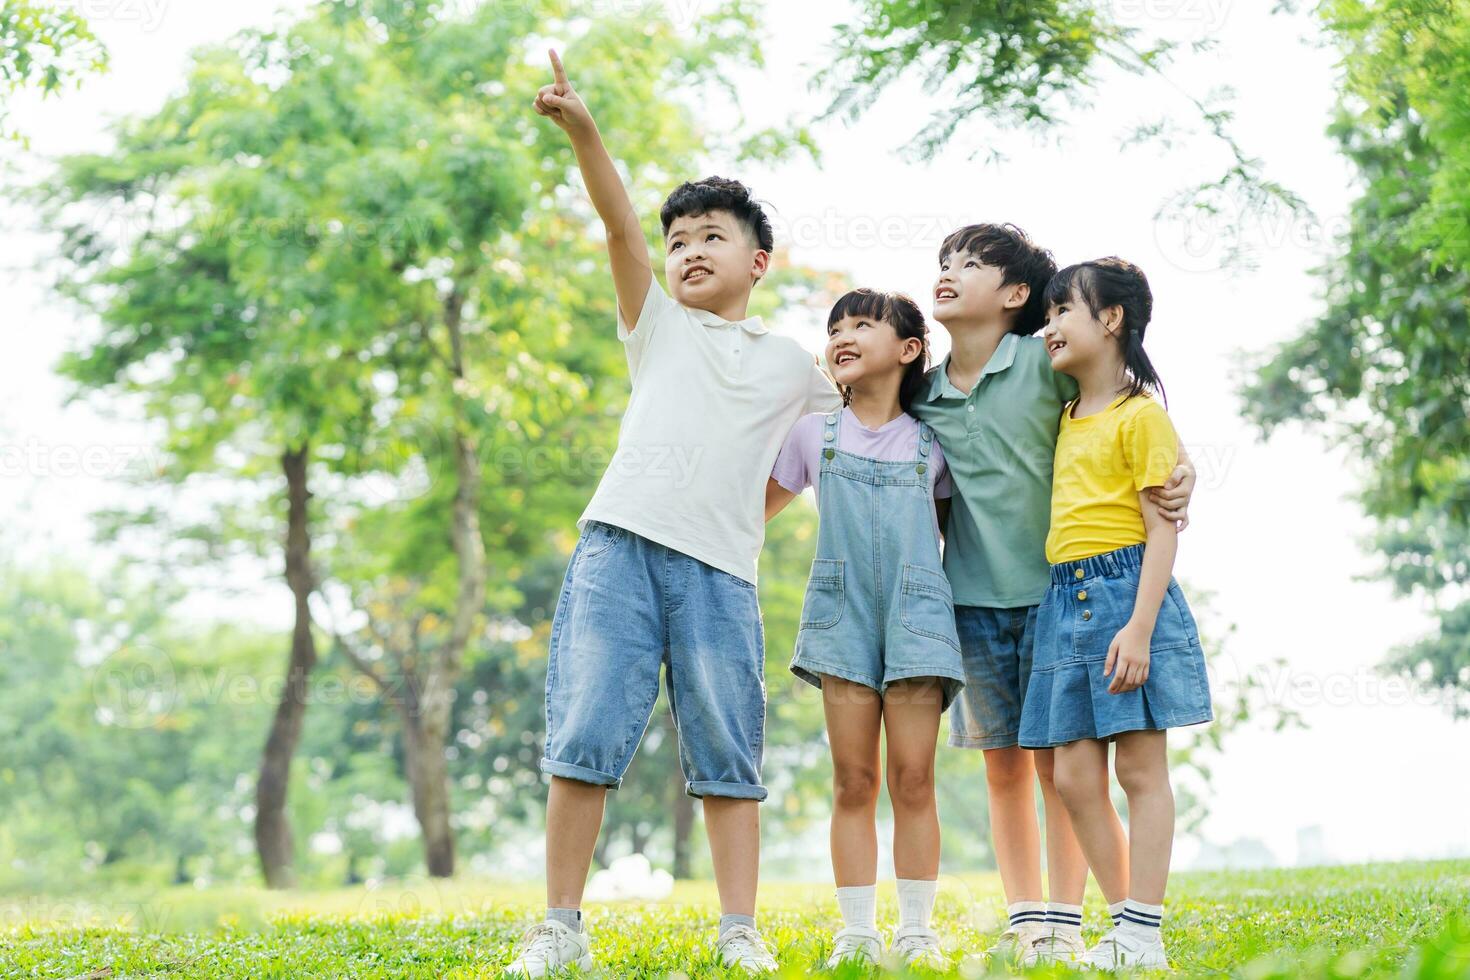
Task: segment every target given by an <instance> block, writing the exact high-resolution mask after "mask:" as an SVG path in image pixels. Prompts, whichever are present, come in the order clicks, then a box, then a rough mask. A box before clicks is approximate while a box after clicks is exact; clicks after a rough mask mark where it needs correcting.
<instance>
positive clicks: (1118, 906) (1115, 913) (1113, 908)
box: [1108, 901, 1128, 929]
mask: <svg viewBox="0 0 1470 980" xmlns="http://www.w3.org/2000/svg"><path fill="white" fill-rule="evenodd" d="M1127 904H1128V903H1127V902H1126V901H1124V902H1114V903H1113V904H1112V905H1109V906H1108V917H1109V918H1111V919H1112V920H1113V928H1114V929H1116V928H1118V927H1119V926H1121V925H1122V924H1123V908H1124V906H1126V905H1127Z"/></svg>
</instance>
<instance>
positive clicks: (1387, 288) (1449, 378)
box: [1242, 0, 1470, 710]
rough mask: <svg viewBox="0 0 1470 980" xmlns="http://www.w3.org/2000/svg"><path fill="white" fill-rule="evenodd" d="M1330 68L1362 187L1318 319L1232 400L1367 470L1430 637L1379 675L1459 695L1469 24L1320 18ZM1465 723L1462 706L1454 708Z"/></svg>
mask: <svg viewBox="0 0 1470 980" xmlns="http://www.w3.org/2000/svg"><path fill="white" fill-rule="evenodd" d="M1319 12H1320V15H1321V17H1322V19H1323V22H1324V24H1325V26H1326V28H1327V30H1328V32H1329V35H1330V36H1331V37H1332V38H1333V39H1334V40H1335V42H1336V43H1337V44H1338V46H1339V48H1340V49H1341V51H1342V54H1343V71H1344V82H1345V85H1344V90H1343V96H1342V98H1341V100H1340V104H1339V107H1338V112H1337V116H1336V118H1335V120H1334V121H1333V123H1332V126H1331V128H1330V130H1329V131H1330V132H1331V134H1332V135H1333V136H1334V138H1335V139H1336V140H1337V141H1338V144H1339V146H1340V148H1341V150H1342V152H1343V153H1344V154H1345V155H1346V156H1347V157H1348V158H1349V159H1350V160H1351V161H1352V162H1353V164H1354V165H1355V167H1356V168H1357V170H1358V175H1359V180H1360V184H1361V192H1360V194H1359V196H1358V198H1357V199H1356V200H1355V201H1354V202H1353V204H1352V208H1351V211H1350V219H1349V225H1348V228H1347V230H1346V232H1345V233H1344V235H1343V236H1342V239H1341V241H1340V243H1339V245H1338V250H1339V251H1338V254H1337V255H1336V256H1335V257H1334V258H1333V259H1332V260H1331V261H1330V263H1329V264H1328V265H1327V266H1326V267H1324V268H1323V269H1322V270H1321V275H1322V279H1323V284H1324V294H1325V303H1324V305H1325V309H1324V311H1323V312H1322V314H1321V315H1320V316H1319V317H1318V318H1317V319H1316V322H1315V323H1313V324H1311V325H1310V326H1309V327H1308V328H1307V329H1306V330H1305V331H1304V332H1303V333H1302V334H1301V335H1300V336H1298V337H1295V338H1293V339H1291V340H1288V341H1286V342H1285V343H1282V344H1279V345H1277V346H1275V347H1274V348H1272V349H1270V350H1268V351H1265V352H1263V353H1262V354H1261V355H1260V356H1259V357H1258V358H1257V359H1256V361H1255V362H1254V363H1253V364H1252V365H1251V367H1252V370H1251V374H1250V377H1249V378H1248V380H1247V382H1246V383H1245V384H1244V386H1243V387H1242V398H1243V402H1244V412H1245V415H1246V417H1247V418H1248V419H1250V420H1251V421H1253V422H1254V423H1256V425H1258V426H1259V428H1260V429H1261V431H1262V432H1263V433H1264V434H1266V435H1269V434H1270V433H1271V432H1273V431H1274V430H1275V429H1276V428H1278V427H1280V426H1282V425H1285V424H1287V423H1290V422H1300V423H1303V424H1305V425H1307V426H1309V427H1311V428H1313V429H1316V430H1318V431H1321V432H1323V433H1324V434H1325V435H1326V436H1327V437H1328V438H1329V439H1330V440H1331V441H1332V442H1334V443H1335V444H1338V445H1341V446H1344V447H1346V448H1347V449H1348V450H1349V451H1350V452H1352V453H1354V454H1355V455H1356V456H1357V458H1358V459H1360V460H1361V461H1362V463H1363V465H1364V466H1365V467H1366V469H1367V483H1366V485H1365V486H1364V487H1363V489H1362V493H1361V500H1362V503H1363V507H1364V509H1365V511H1366V512H1367V514H1368V515H1369V517H1370V518H1372V519H1373V520H1374V522H1375V523H1376V526H1377V534H1376V537H1375V539H1374V542H1373V543H1374V546H1375V547H1376V549H1377V550H1379V551H1381V552H1382V553H1383V554H1384V557H1385V563H1384V569H1383V571H1384V573H1385V574H1386V575H1387V576H1388V578H1389V579H1390V581H1391V582H1392V583H1393V585H1394V587H1395V589H1396V590H1397V591H1398V592H1399V593H1401V594H1410V593H1420V594H1423V595H1426V596H1428V597H1430V598H1432V599H1433V600H1434V601H1435V604H1436V607H1437V609H1438V616H1439V626H1440V630H1439V635H1438V636H1437V637H1435V638H1432V639H1429V640H1426V641H1424V642H1423V643H1420V644H1417V645H1410V646H1408V647H1406V648H1405V649H1403V650H1401V651H1399V652H1397V653H1396V654H1395V655H1394V657H1393V659H1392V661H1391V665H1392V666H1393V667H1395V668H1397V669H1399V670H1402V671H1405V672H1407V673H1409V674H1410V675H1412V676H1416V677H1419V678H1421V679H1423V680H1425V681H1427V682H1428V683H1430V684H1432V685H1435V686H1438V687H1441V688H1444V689H1445V690H1446V691H1448V692H1450V693H1451V694H1454V693H1455V692H1456V691H1459V692H1461V693H1463V692H1464V691H1465V690H1470V603H1467V602H1466V601H1465V599H1466V586H1467V585H1470V574H1467V568H1466V566H1465V563H1464V560H1463V552H1462V550H1461V549H1462V548H1463V545H1464V542H1465V540H1466V538H1467V534H1470V530H1467V529H1470V323H1467V314H1470V311H1467V297H1470V273H1467V270H1470V234H1467V231H1466V229H1467V227H1470V191H1467V187H1470V181H1467V177H1470V152H1467V147H1470V141H1467V139H1466V137H1467V136H1470V105H1467V103H1466V100H1465V98H1464V97H1463V94H1462V93H1463V92H1464V91H1465V88H1464V86H1465V85H1466V83H1467V82H1470V55H1467V52H1470V11H1467V10H1466V8H1465V6H1464V4H1460V3H1454V2H1451V0H1388V2H1384V3H1373V4H1369V3H1365V2H1362V0H1331V2H1327V3H1323V4H1322V5H1321V8H1320V11H1319ZM1459 704H1460V705H1461V710H1464V705H1465V702H1464V701H1463V700H1461V701H1460V702H1459Z"/></svg>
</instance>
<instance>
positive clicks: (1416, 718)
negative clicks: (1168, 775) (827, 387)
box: [0, 0, 1470, 895]
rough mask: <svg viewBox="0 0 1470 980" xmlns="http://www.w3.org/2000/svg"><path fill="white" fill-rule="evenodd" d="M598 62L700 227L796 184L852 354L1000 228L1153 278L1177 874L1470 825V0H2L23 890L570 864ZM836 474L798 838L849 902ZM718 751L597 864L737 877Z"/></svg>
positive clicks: (588, 448) (979, 809) (1327, 852)
mask: <svg viewBox="0 0 1470 980" xmlns="http://www.w3.org/2000/svg"><path fill="white" fill-rule="evenodd" d="M553 45H554V46H556V47H558V48H559V50H561V51H562V53H563V56H564V58H565V61H566V64H567V67H568V71H569V73H570V77H571V80H572V82H573V84H574V85H575V86H576V87H577V89H578V90H579V92H580V93H581V94H582V95H583V97H584V99H586V101H587V102H588V104H589V106H590V107H591V109H592V111H593V113H594V115H595V117H596V118H597V120H598V122H599V125H600V127H601V129H602V132H603V134H604V138H605V139H606V141H607V143H608V145H609V149H610V150H611V152H612V153H613V155H614V157H616V158H617V159H618V160H619V162H620V164H621V165H622V166H623V167H624V168H625V176H626V179H627V182H628V184H629V186H630V188H631V191H632V193H633V196H634V199H635V202H636V203H637V204H638V205H639V206H640V207H641V209H642V211H643V213H644V214H645V215H646V216H647V229H648V232H649V236H650V242H651V243H653V242H656V241H657V237H658V228H657V217H656V215H657V208H658V205H659V203H660V202H661V201H662V199H663V197H664V196H665V195H666V194H667V193H668V191H669V190H671V189H672V188H673V187H674V186H675V185H676V184H677V183H678V182H679V181H681V180H683V179H685V178H689V177H697V176H701V175H705V174H710V173H719V174H722V175H727V176H736V177H739V178H740V179H742V180H744V181H745V182H747V183H749V184H750V185H752V186H753V187H754V189H755V191H756V193H757V195H758V196H759V197H761V198H762V199H763V200H765V201H766V202H768V203H769V207H770V211H771V214H772V218H773V223H774V225H775V228H776V238H777V256H776V267H777V272H776V274H774V275H773V276H772V277H771V278H770V279H769V280H767V281H766V282H765V283H763V284H762V285H761V286H760V288H759V289H757V291H756V297H755V303H756V309H755V311H756V312H759V313H761V314H762V315H764V316H765V317H766V318H767V322H768V323H770V324H771V325H772V326H773V328H774V329H776V330H778V331H780V332H783V333H785V334H787V335H789V336H792V337H794V338H796V339H797V340H799V341H800V342H801V343H803V344H805V345H807V346H808V347H809V348H810V349H812V350H813V351H818V350H820V348H821V343H822V332H821V325H822V324H823V323H824V322H825V320H824V318H825V315H826V310H827V308H828V306H829V305H830V303H831V302H832V300H833V299H835V297H836V296H838V295H840V294H841V293H842V292H843V291H845V290H846V289H848V288H850V287H851V286H857V285H866V286H874V287H881V288H894V289H901V290H905V291H908V292H910V293H912V294H913V295H915V296H916V297H918V298H919V300H920V303H921V305H922V306H923V307H924V308H925V309H926V310H927V309H929V302H930V301H929V298H928V297H929V296H930V294H931V292H932V282H933V279H934V277H935V269H936V259H937V249H938V246H939V243H940V242H941V240H942V239H943V237H944V236H945V234H946V233H947V232H948V231H949V230H951V229H953V228H955V227H957V226H959V225H961V224H965V223H969V222H973V221H1013V222H1016V223H1018V224H1020V225H1021V226H1022V227H1024V228H1025V229H1026V230H1027V231H1028V232H1030V233H1031V234H1032V235H1033V236H1034V237H1035V238H1036V239H1037V240H1038V241H1040V242H1041V243H1043V244H1044V245H1046V246H1047V247H1049V248H1051V249H1052V250H1053V251H1054V252H1055V253H1056V256H1057V258H1058V260H1059V261H1060V262H1061V263H1063V264H1066V263H1068V262H1072V261H1078V260H1082V259H1085V258H1090V257H1095V256H1098V255H1103V254H1119V255H1123V256H1125V257H1127V258H1129V259H1131V260H1133V261H1135V262H1137V263H1139V264H1140V265H1141V266H1142V267H1143V268H1144V269H1145V271H1146V272H1147V273H1148V275H1149V277H1150V280H1151V282H1152V285H1153V288H1154V291H1155V297H1156V299H1155V317H1154V325H1153V326H1152V327H1151V329H1150V339H1149V346H1150V351H1151V354H1152V356H1153V358H1154V361H1155V363H1156V365H1157V366H1158V367H1159V370H1160V373H1161V375H1162V377H1163V379H1164V382H1165V384H1166V386H1167V394H1168V397H1169V407H1170V411H1171V414H1172V416H1173V418H1174V420H1175V423H1176V425H1177V427H1178V428H1179V430H1180V433H1181V435H1182V437H1183V439H1184V441H1185V443H1186V444H1187V445H1188V446H1189V448H1190V451H1191V454H1192V455H1193V457H1194V460H1195V462H1196V466H1197V468H1198V470H1199V474H1200V483H1199V488H1198V490H1197V494H1196V498H1195V503H1194V505H1193V508H1192V519H1193V523H1192V526H1191V527H1190V528H1189V530H1188V531H1187V532H1186V533H1185V534H1184V536H1183V538H1182V539H1181V548H1180V557H1179V561H1178V566H1177V572H1178V575H1179V577H1180V579H1181V581H1182V582H1183V583H1184V585H1185V588H1186V590H1187V591H1188V592H1189V593H1190V595H1191V598H1192V601H1193V602H1194V604H1195V606H1196V611H1197V613H1198V614H1199V615H1200V619H1201V626H1202V630H1203V632H1204V633H1205V641H1206V645H1207V647H1208V650H1209V653H1210V657H1211V679H1212V686H1213V690H1214V696H1215V699H1216V705H1217V714H1218V716H1219V718H1220V720H1219V721H1218V722H1217V723H1216V724H1215V725H1214V726H1212V727H1210V728H1209V729H1205V730H1201V731H1192V732H1189V733H1185V734H1183V735H1181V737H1178V738H1176V739H1174V740H1173V743H1172V744H1173V745H1174V749H1175V752H1176V755H1177V761H1178V768H1177V772H1178V777H1177V783H1178V787H1179V792H1180V798H1181V818H1182V819H1181V823H1180V828H1181V836H1180V843H1179V846H1178V849H1177V853H1178V855H1179V864H1180V865H1182V866H1186V867H1231V868H1250V867H1263V866H1276V865H1308V864H1325V863H1338V862H1358V861H1367V860H1397V859H1405V858H1423V857H1444V856H1455V855H1460V856H1463V855H1470V837H1467V835H1466V830H1465V821H1464V813H1465V812H1466V811H1467V809H1470V784H1467V782H1466V781H1465V780H1464V779H1463V778H1459V777H1456V776H1454V775H1453V774H1454V772H1458V771H1459V769H1460V767H1462V765H1463V763H1462V762H1457V761H1453V760H1462V759H1463V758H1464V751H1465V746H1466V740H1467V736H1470V729H1467V727H1466V725H1465V723H1464V722H1463V721H1462V720H1460V719H1461V718H1462V716H1463V713H1464V710H1465V708H1466V706H1467V704H1470V701H1467V700H1466V692H1467V689H1470V605H1467V604H1464V600H1465V585H1466V583H1467V581H1470V548H1467V544H1470V426H1467V422H1466V409H1467V404H1470V394H1467V386H1470V329H1467V324H1466V308H1465V303H1466V296H1467V289H1466V287H1467V281H1466V272H1465V261H1466V258H1467V256H1470V239H1467V228H1470V223H1467V216H1470V215H1467V212H1470V193H1467V190H1466V188H1470V179H1467V177H1470V153H1467V150H1466V149H1465V148H1466V147H1467V146H1470V141H1467V139H1466V137H1467V136H1470V104H1467V96H1466V95H1465V93H1466V92H1467V91H1470V85H1467V83H1470V77H1467V76H1470V15H1467V14H1466V13H1465V11H1464V8H1463V6H1460V5H1454V4H1445V3H1442V2H1436V0H1379V2H1376V3H1367V2H1366V0H1324V2H1321V3H1311V2H1306V0H1303V2H1297V3H1294V2H1290V0H1278V2H1276V3H1275V4H1274V5H1272V4H1266V3H1260V2H1240V0H1095V2H1083V0H1075V2H1069V0H1026V2H1010V3H1005V4H975V3H959V2H948V0H942V2H932V3H928V4H910V3H904V2H898V0H815V2H810V3H803V4H799V5H798V4H785V5H780V4H770V5H761V4H756V3H748V2H738V0H736V2H729V3H719V2H714V0H667V2H663V3H659V2H654V3H646V2H632V0H624V2H620V0H591V2H587V3H563V2H559V0H523V2H493V0H491V2H481V0H439V2H433V0H399V2H387V0H324V2H306V0H301V2H288V3H280V2H276V0H260V2H256V0H237V2H234V3H230V4H214V3H206V2H204V0H87V2H72V3H64V4H51V3H44V2H40V0H32V2H27V0H0V94H3V98H4V102H3V110H0V130H3V132H4V138H3V141H0V166H3V168H4V172H3V180H4V190H3V194H0V216H3V218H0V220H3V226H4V234H3V236H0V316H3V330H4V332H3V348H0V893H8V894H21V895H24V894H30V893H41V892H53V893H56V892H66V891H86V890H89V889H93V888H97V887H102V886H107V885H120V884H125V885H145V886H154V885H159V886H161V885H168V884H194V885H198V886H201V887H203V886H211V885H225V884H247V885H253V884H258V883H265V884H268V885H271V886H273V887H285V886H289V885H297V886H307V887H332V886H338V885H343V884H356V883H363V882H369V883H370V882H373V881H376V880H379V879H382V878H384V877H395V876H396V877H402V876H430V877H434V878H439V877H446V876H450V875H455V874H465V873H470V874H483V875H494V876H497V877H503V878H535V877H537V876H539V875H540V873H541V861H542V856H543V854H542V850H541V837H540V831H539V822H540V820H541V815H542V808H543V804H544V798H545V787H544V783H543V779H542V777H541V775H540V774H539V772H538V771H537V768H536V762H537V760H538V759H539V756H540V746H541V739H542V736H543V728H544V719H543V712H542V689H543V681H544V672H545V648H546V641H547V632H548V628H549V620H550V616H551V612H552V610H553V606H554V603H555V599H556V595H557V590H558V588H559V586H560V583H561V577H562V574H563V572H564V569H565V562H566V560H567V557H568V555H569V554H570V551H571V549H572V547H573V545H574V543H575V539H576V528H575V521H576V518H577V516H578V515H579V514H580V512H581V510H582V507H583V506H584V505H585V502H586V500H587V499H588V497H589V496H590V495H591V492H592V490H593V488H594V486H595V485H596V481H597V479H598V478H599V476H600V475H601V472H602V469H603V467H604V466H605V465H606V463H607V461H608V459H609V457H610V454H611V450H612V447H613V445H614V443H615V438H616V433H617V427H618V421H619V417H620V411H621V409H622V406H623V405H624V403H625V401H626V398H627V392H628V384H627V377H626V367H625V363H624V359H623V354H622V351H621V348H620V345H619V344H618V342H617V340H616V338H615V336H614V329H613V326H614V308H613V297H612V289H611V284H610V282H609V279H608V275H607V271H606V264H605V256H604V253H603V250H602V244H601V231H600V228H599V227H598V225H597V224H596V221H595V215H594V214H593V213H592V212H591V210H590V207H589V205H588V203H587V201H586V198H585V195H584V194H582V193H581V191H580V189H579V186H578V181H577V176H576V169H575V164H574V161H573V159H572V157H571V153H570V150H569V148H568V146H567V144H566V141H565V139H564V138H563V137H562V134H561V133H560V131H559V130H556V129H555V127H553V126H551V125H550V123H549V122H547V121H546V120H544V119H541V118H540V117H538V116H536V115H535V114H534V113H533V112H532V111H531V109H530V104H531V99H532V96H533V95H534V92H535V90H536V89H537V87H539V86H540V85H542V84H545V83H546V82H547V81H548V80H549V69H548V67H547V64H546V57H545V50H546V48H547V47H549V46H553ZM933 348H934V356H935V358H936V359H938V358H939V357H942V356H943V354H944V352H945V351H946V350H947V348H948V340H947V337H946V336H945V334H944V331H943V329H942V328H939V327H938V326H937V325H935V326H934V329H933ZM802 503H803V504H804V506H798V507H793V508H791V509H790V510H788V512H786V513H785V514H783V515H782V516H781V517H780V518H778V519H777V520H776V521H775V522H774V523H773V524H772V525H771V527H770V529H769V537H768V541H767V547H766V551H765V554H764V556H763V559H762V566H761V583H760V593H761V602H762V608H763V611H764V616H765V629H766V643H767V649H768V651H769V657H770V661H769V664H768V688H769V698H770V705H769V720H768V733H769V734H768V737H769V739H770V742H769V745H768V749H767V755H766V780H767V783H768V784H769V786H770V787H771V790H772V796H771V799H770V802H769V803H767V805H766V807H765V810H764V817H765V837H764V840H765V851H764V862H765V871H766V874H767V875H768V876H770V877H775V878H791V879H798V880H804V881H823V880H827V878H826V876H827V871H826V822H825V814H826V813H827V803H828V799H829V779H830V769H829V766H828V763H827V756H826V748H825V745H824V743H823V736H822V725H821V705H820V701H819V700H818V699H817V698H816V697H814V696H813V695H814V692H813V691H812V690H811V689H808V688H806V687H805V686H803V685H800V684H798V683H795V682H794V681H793V679H792V677H791V676H790V674H789V672H788V671H787V669H786V663H787V661H788V659H789V656H790V651H791V646H792V642H793V640H794V634H795V624H796V620H797V616H798V614H799V610H800V603H801V597H802V590H803V587H804V584H805V574H806V570H807V568H808V565H809V561H810V558H811V554H812V551H813V548H814V545H815V538H814V531H815V526H816V517H815V512H814V510H813V509H812V507H811V506H810V502H809V501H803V502H802ZM672 734H673V733H672V728H671V724H670V721H669V717H668V713H667V711H666V709H665V707H664V706H663V705H662V704H661V705H660V707H659V709H658V711H657V713H656V715H655V718H654V720H653V722H652V723H651V725H650V727H649V730H648V733H647V735H646V737H645V739H644V742H643V746H642V749H641V750H640V752H639V754H638V756H637V758H636V760H635V762H634V764H633V767H632V769H631V771H630V773H629V775H628V779H627V782H626V784H625V786H624V787H623V789H621V790H620V791H619V792H617V793H615V794H613V795H612V796H611V797H610V805H609V811H608V820H607V823H606V826H605V830H604V834H603V837H602V840H601V842H600V844H599V848H598V853H597V865H598V867H600V868H606V867H607V866H609V865H610V864H611V863H612V862H613V861H615V860H616V859H618V858H620V857H627V856H630V855H643V856H644V857H646V859H647V861H648V862H649V867H650V868H652V869H654V870H655V871H662V872H667V873H668V874H670V875H673V876H675V877H679V878H687V877H707V876H708V871H709V868H708V857H707V853H706V850H705V847H704V842H703V836H702V829H701V822H700V815H699V808H698V805H697V803H696V802H695V801H693V800H690V799H689V798H687V797H685V796H684V795H683V793H682V785H683V783H682V778H681V777H680V775H679V773H678V768H677V761H676V752H675V749H674V743H673V739H672ZM939 788H940V801H941V804H940V805H941V811H942V818H943V822H944V827H945V838H944V862H945V868H946V871H949V872H954V871H966V870H978V869H985V868H989V867H993V861H992V855H991V853H990V849H989V831H988V824H987V819H986V815H985V793H984V773H983V768H982V764H981V758H980V755H979V754H978V753H971V752H964V751H961V750H955V749H947V748H945V749H942V750H941V753H940V783H939ZM623 867H630V865H626V864H625V865H623ZM640 867H641V866H640ZM638 873H642V874H646V875H648V876H650V877H652V876H653V874H654V873H653V872H649V871H644V872H638Z"/></svg>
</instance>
